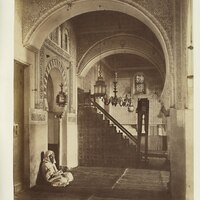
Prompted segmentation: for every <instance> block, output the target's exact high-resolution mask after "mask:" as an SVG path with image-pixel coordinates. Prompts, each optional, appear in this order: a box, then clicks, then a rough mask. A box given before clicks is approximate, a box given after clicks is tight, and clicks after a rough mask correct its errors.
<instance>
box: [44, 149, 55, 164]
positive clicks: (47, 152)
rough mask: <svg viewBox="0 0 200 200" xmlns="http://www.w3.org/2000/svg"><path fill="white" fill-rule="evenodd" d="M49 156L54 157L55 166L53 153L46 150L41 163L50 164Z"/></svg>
mask: <svg viewBox="0 0 200 200" xmlns="http://www.w3.org/2000/svg"><path fill="white" fill-rule="evenodd" d="M50 155H53V157H54V164H55V163H56V160H55V154H54V152H53V151H51V150H48V151H46V152H45V154H44V159H43V161H44V162H51V160H50V159H49V156H50Z"/></svg>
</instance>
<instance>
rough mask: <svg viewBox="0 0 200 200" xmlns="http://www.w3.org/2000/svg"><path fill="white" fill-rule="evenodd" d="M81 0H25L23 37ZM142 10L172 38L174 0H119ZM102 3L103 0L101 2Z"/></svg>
mask: <svg viewBox="0 0 200 200" xmlns="http://www.w3.org/2000/svg"><path fill="white" fill-rule="evenodd" d="M78 1H80V0H25V3H24V11H23V12H24V13H23V14H24V15H23V38H24V39H25V37H26V39H28V38H29V37H30V35H31V34H32V32H33V31H34V30H35V29H36V28H37V26H38V25H39V24H40V23H41V22H42V21H43V20H45V18H46V17H47V16H48V15H50V14H51V13H53V12H54V11H56V10H57V9H59V8H61V7H63V6H65V5H66V4H67V5H68V7H69V9H70V7H71V6H73V2H78ZM108 1H109V0H108ZM117 1H119V2H123V3H127V4H129V5H132V6H134V7H137V8H138V9H140V10H142V11H143V12H144V13H145V14H146V15H147V16H148V17H150V18H151V19H152V16H153V17H154V18H155V19H156V20H157V21H158V22H160V24H161V25H162V26H163V28H164V30H165V31H166V32H167V35H168V37H169V38H170V40H171V39H172V28H173V23H172V19H173V7H174V6H173V1H172V0H162V1H161V0H117ZM99 3H101V2H99Z"/></svg>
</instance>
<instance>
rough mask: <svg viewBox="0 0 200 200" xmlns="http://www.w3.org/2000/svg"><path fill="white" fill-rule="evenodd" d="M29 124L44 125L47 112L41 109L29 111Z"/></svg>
mask: <svg viewBox="0 0 200 200" xmlns="http://www.w3.org/2000/svg"><path fill="white" fill-rule="evenodd" d="M29 123H30V124H46V123H47V112H46V111H44V110H42V109H31V110H30V111H29Z"/></svg>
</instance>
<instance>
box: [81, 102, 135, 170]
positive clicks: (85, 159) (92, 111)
mask: <svg viewBox="0 0 200 200" xmlns="http://www.w3.org/2000/svg"><path fill="white" fill-rule="evenodd" d="M93 105H94V104H93ZM105 112H106V111H105ZM78 133H79V165H80V166H95V167H97V166H98V167H135V166H136V145H135V144H133V143H130V142H129V141H130V140H129V139H128V138H124V137H123V134H122V132H117V130H116V127H115V126H114V125H111V124H110V121H109V120H107V119H104V118H103V114H100V113H98V112H97V108H96V107H92V106H90V105H88V106H79V111H78ZM130 137H131V136H130Z"/></svg>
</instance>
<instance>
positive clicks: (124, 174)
mask: <svg viewBox="0 0 200 200" xmlns="http://www.w3.org/2000/svg"><path fill="white" fill-rule="evenodd" d="M127 170H128V168H126V169H125V170H124V173H123V174H122V175H121V176H120V177H119V178H118V179H117V181H116V182H115V183H114V185H113V186H112V190H113V189H114V188H115V186H116V185H117V184H118V183H119V181H120V180H121V179H122V177H123V176H124V175H125V174H126V172H127Z"/></svg>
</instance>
